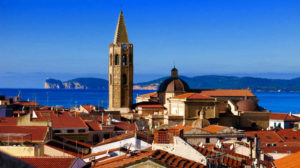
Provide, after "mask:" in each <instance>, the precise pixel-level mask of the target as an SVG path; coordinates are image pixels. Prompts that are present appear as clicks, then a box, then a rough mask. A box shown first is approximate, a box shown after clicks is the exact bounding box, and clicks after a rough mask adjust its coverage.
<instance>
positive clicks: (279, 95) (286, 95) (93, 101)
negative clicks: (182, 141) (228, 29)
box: [0, 88, 300, 114]
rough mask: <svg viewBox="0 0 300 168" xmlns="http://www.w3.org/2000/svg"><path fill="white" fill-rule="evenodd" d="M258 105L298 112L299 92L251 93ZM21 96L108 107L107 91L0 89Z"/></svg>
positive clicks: (52, 102)
mask: <svg viewBox="0 0 300 168" xmlns="http://www.w3.org/2000/svg"><path fill="white" fill-rule="evenodd" d="M151 92H154V91H153V90H134V92H133V96H134V101H135V98H136V96H138V95H142V94H146V93H151ZM253 93H254V94H255V95H256V96H257V98H258V99H259V103H258V104H259V105H260V106H262V107H264V108H265V109H267V110H269V111H271V112H274V113H290V112H292V113H294V114H298V113H299V112H300V92H253ZM18 94H20V95H21V99H22V100H26V101H27V100H29V101H36V102H38V103H39V104H40V105H46V106H62V107H67V108H69V107H74V106H75V105H84V104H89V105H95V106H102V107H104V108H107V107H108V90H78V89H62V90H60V89H1V88H0V95H5V96H6V97H13V96H17V95H18Z"/></svg>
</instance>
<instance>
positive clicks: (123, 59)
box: [122, 54, 127, 66]
mask: <svg viewBox="0 0 300 168" xmlns="http://www.w3.org/2000/svg"><path fill="white" fill-rule="evenodd" d="M122 65H123V66H124V65H127V57H126V55H125V54H124V55H123V56H122Z"/></svg>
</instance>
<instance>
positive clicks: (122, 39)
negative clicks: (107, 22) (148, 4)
mask: <svg viewBox="0 0 300 168" xmlns="http://www.w3.org/2000/svg"><path fill="white" fill-rule="evenodd" d="M117 43H129V40H128V35H127V30H126V25H125V20H124V16H123V12H122V11H121V12H120V15H119V19H118V24H117V27H116V32H115V38H114V44H117Z"/></svg>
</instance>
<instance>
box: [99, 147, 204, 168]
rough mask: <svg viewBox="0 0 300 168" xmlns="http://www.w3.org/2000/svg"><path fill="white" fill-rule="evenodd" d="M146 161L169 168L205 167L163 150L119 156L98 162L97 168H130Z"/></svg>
mask: <svg viewBox="0 0 300 168" xmlns="http://www.w3.org/2000/svg"><path fill="white" fill-rule="evenodd" d="M146 159H154V160H155V162H157V163H158V164H161V165H164V166H167V167H178V168H184V167H190V166H191V165H193V167H198V168H204V167H206V166H205V165H203V164H201V163H198V162H195V161H192V160H189V159H185V158H182V157H180V156H177V155H174V154H171V153H168V152H166V151H163V150H155V151H153V150H150V151H141V152H140V153H137V154H135V155H132V156H126V155H125V156H119V157H115V158H112V159H109V160H104V161H102V162H98V163H97V164H96V167H99V168H114V167H128V166H130V165H134V164H138V163H140V161H143V160H144V161H145V160H146Z"/></svg>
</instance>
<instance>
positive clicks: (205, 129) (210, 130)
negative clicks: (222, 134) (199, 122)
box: [202, 125, 228, 133]
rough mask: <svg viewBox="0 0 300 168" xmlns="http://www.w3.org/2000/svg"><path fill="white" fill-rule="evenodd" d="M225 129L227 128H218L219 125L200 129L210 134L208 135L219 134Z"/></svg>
mask: <svg viewBox="0 0 300 168" xmlns="http://www.w3.org/2000/svg"><path fill="white" fill-rule="evenodd" d="M225 128H228V127H225V126H220V125H209V126H207V127H204V128H202V130H204V131H207V132H210V133H216V132H219V131H221V130H223V129H225Z"/></svg>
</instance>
